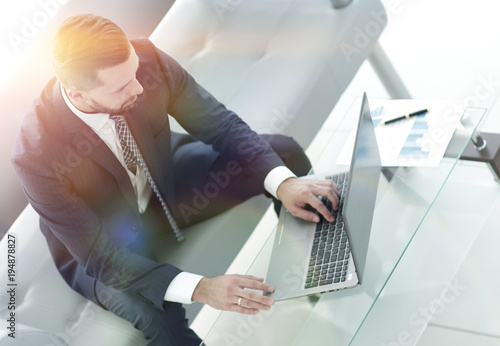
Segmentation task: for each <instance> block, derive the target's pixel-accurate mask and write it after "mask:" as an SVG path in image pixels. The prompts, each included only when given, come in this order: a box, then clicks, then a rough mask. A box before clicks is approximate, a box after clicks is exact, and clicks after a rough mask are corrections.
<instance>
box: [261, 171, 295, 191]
mask: <svg viewBox="0 0 500 346" xmlns="http://www.w3.org/2000/svg"><path fill="white" fill-rule="evenodd" d="M292 177H293V178H296V177H297V176H296V175H295V174H293V172H292V171H291V170H289V169H288V167H286V166H279V167H276V168H273V169H272V170H271V172H269V173H268V174H267V176H266V179H264V189H266V191H267V192H269V193H270V194H271V195H273V196H274V198H276V199H278V196H277V194H276V192H277V191H278V187H279V186H280V184H281V183H282V182H284V181H285V180H286V179H288V178H292Z"/></svg>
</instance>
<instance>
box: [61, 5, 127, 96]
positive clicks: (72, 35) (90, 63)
mask: <svg viewBox="0 0 500 346" xmlns="http://www.w3.org/2000/svg"><path fill="white" fill-rule="evenodd" d="M130 53H131V46H130V41H129V40H128V38H127V36H126V35H125V33H124V32H123V30H122V29H121V28H120V27H119V26H118V25H116V24H115V23H114V22H112V21H111V20H109V19H106V18H103V17H100V16H96V15H92V14H80V15H76V16H72V17H69V18H67V19H66V20H65V21H64V22H63V23H62V24H61V26H60V27H59V30H58V31H57V34H56V37H55V39H54V48H53V67H54V72H55V73H56V76H57V78H58V79H59V81H60V82H61V83H62V84H63V85H64V86H65V87H67V88H76V89H79V90H82V91H87V90H90V89H93V88H95V87H97V86H99V85H100V81H99V78H98V71H99V70H100V69H104V68H109V67H113V66H116V65H118V64H121V63H124V62H126V61H127V60H128V58H129V56H130Z"/></svg>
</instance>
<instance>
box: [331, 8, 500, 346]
mask: <svg viewBox="0 0 500 346" xmlns="http://www.w3.org/2000/svg"><path fill="white" fill-rule="evenodd" d="M383 3H384V4H385V7H386V10H387V12H388V14H389V24H388V26H387V27H386V29H385V30H384V32H383V34H382V37H381V40H380V42H381V44H382V46H383V47H384V49H385V51H386V53H387V54H388V56H389V57H390V59H391V60H392V62H393V65H394V66H395V68H396V69H397V70H398V72H399V74H400V76H401V78H402V80H403V81H404V83H405V85H406V87H407V88H408V90H409V92H410V94H411V96H412V97H413V98H431V99H454V100H457V102H456V105H457V106H456V107H457V108H463V107H465V106H480V107H485V108H487V109H488V112H487V114H486V118H485V120H483V122H482V124H481V125H480V128H481V130H482V131H485V132H495V133H500V117H499V116H498V115H497V112H498V111H499V110H500V104H499V103H498V102H497V101H498V96H499V95H500V41H499V40H498V33H499V32H500V20H499V19H498V13H499V11H498V10H500V4H498V3H497V2H496V1H491V0H476V1H466V0H439V1H435V0H385V1H384V0H383ZM361 29H362V28H361ZM363 91H366V92H367V93H368V95H369V96H370V97H388V96H389V95H388V94H387V92H386V91H385V89H384V88H383V86H382V85H381V83H380V81H379V80H378V78H377V77H376V75H375V73H374V71H373V69H372V68H371V66H370V65H369V64H368V63H365V64H364V65H363V67H362V68H361V69H360V71H359V73H358V75H357V76H356V78H355V79H354V81H353V83H352V84H351V86H350V87H349V89H348V90H346V92H345V94H344V95H343V97H342V99H341V100H340V101H339V103H338V105H337V107H348V106H349V105H350V104H351V103H352V101H353V100H354V98H355V97H358V96H359V95H361V93H362V92H363ZM478 183H487V184H493V185H492V188H496V187H497V185H495V184H497V183H496V182H493V180H491V181H488V182H478ZM499 191H500V189H499ZM498 200H499V201H500V192H499V199H498ZM464 203H468V201H467V200H465V199H464ZM499 212H500V203H496V204H495V205H493V209H492V212H491V214H490V217H489V219H488V220H486V224H485V226H484V228H483V230H482V231H481V235H480V237H479V238H478V239H477V241H476V242H475V243H474V245H473V247H472V249H471V251H470V252H469V254H468V257H467V259H466V260H465V261H464V263H463V265H462V267H461V269H460V270H459V272H458V274H457V280H458V282H460V283H461V284H462V285H464V286H465V287H467V289H465V290H464V292H462V294H461V295H460V296H459V297H458V298H457V299H456V301H454V302H453V303H452V304H450V305H449V306H447V308H446V310H445V311H444V312H442V313H441V314H440V315H439V316H436V318H435V319H434V320H433V321H432V323H431V324H430V325H429V326H428V327H427V329H426V330H425V331H424V333H423V335H422V337H421V339H420V341H419V343H418V345H420V346H427V345H500V299H499V298H498V294H497V292H498V291H499V289H500V280H499V279H497V278H496V277H497V276H498V275H497V273H498V266H497V263H500V254H499V252H498V251H496V247H495V245H494V244H498V243H499V241H500V233H499V232H498V224H499V222H500V216H498V215H500V213H499Z"/></svg>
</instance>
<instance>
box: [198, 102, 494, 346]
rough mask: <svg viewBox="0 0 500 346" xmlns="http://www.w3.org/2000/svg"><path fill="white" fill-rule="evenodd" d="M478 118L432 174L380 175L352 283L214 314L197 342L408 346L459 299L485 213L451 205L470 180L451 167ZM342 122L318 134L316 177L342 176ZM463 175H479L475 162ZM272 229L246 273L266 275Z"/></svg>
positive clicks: (345, 122) (345, 131) (477, 111)
mask: <svg viewBox="0 0 500 346" xmlns="http://www.w3.org/2000/svg"><path fill="white" fill-rule="evenodd" d="M388 102H390V101H388ZM353 107H354V108H355V109H359V107H358V106H357V105H354V106H353ZM356 107H357V108H356ZM484 113H485V109H482V108H467V109H466V110H465V112H464V114H463V115H462V121H461V123H460V124H459V126H458V128H457V130H456V131H455V134H454V136H453V139H452V141H451V142H450V144H449V146H448V150H447V152H446V154H445V157H444V158H443V159H442V160H441V163H440V164H439V166H437V167H392V168H388V169H387V168H386V169H383V172H382V173H381V178H380V183H379V187H378V193H377V203H376V207H375V214H374V218H373V225H372V231H371V238H370V245H369V250H368V255H367V260H366V267H365V272H364V276H363V282H362V284H361V285H359V286H357V287H355V288H351V289H347V290H342V291H333V292H328V293H323V294H321V295H319V296H309V297H303V298H297V299H291V300H286V301H278V302H276V303H275V305H274V306H273V308H272V309H271V310H270V311H267V312H261V313H260V314H258V315H255V316H247V315H240V314H237V313H234V312H222V313H220V314H219V316H218V318H217V319H216V321H215V323H214V324H213V326H211V329H210V331H209V332H208V334H207V335H206V337H205V339H204V342H205V344H206V345H208V346H210V345H218V346H219V345H252V346H255V345H273V346H274V345H286V346H289V345H297V346H298V345H391V346H393V345H413V344H415V342H416V341H417V340H418V338H419V336H420V334H421V333H422V332H423V330H424V329H425V327H426V325H427V323H428V321H429V320H431V319H432V316H433V315H434V314H436V313H439V311H440V310H442V309H444V308H445V307H446V304H449V303H450V302H451V301H453V299H454V297H456V295H457V294H458V293H457V292H459V291H460V289H461V287H460V284H459V283H457V282H454V281H453V277H454V275H455V273H456V272H457V270H458V268H459V267H460V265H461V263H462V261H463V259H464V258H465V256H466V254H467V251H468V249H469V248H470V246H471V244H473V242H474V240H475V238H476V237H477V235H478V232H479V230H480V225H481V223H482V222H484V220H485V215H486V214H487V213H488V208H483V207H481V206H479V205H478V207H477V208H470V206H467V207H466V206H465V205H464V203H463V201H462V200H460V194H461V193H460V192H461V189H463V184H462V180H461V179H462V177H463V176H464V175H466V176H467V175H469V176H470V172H468V171H467V169H465V172H462V171H463V169H460V170H456V169H455V167H456V166H457V162H458V159H459V157H460V155H461V153H462V151H463V149H464V148H465V146H466V145H467V144H468V142H469V139H470V137H471V135H472V134H473V132H474V131H475V129H476V127H477V125H478V124H479V122H480V121H481V119H482V117H483V115H484ZM347 114H350V115H349V116H348V115H347ZM351 115H352V112H348V113H346V116H345V117H344V119H342V120H341V121H340V123H339V125H338V126H336V128H335V129H334V130H332V131H330V132H329V133H327V135H323V136H320V135H318V138H317V139H318V140H319V141H321V138H328V140H326V141H323V143H321V144H320V146H321V147H322V150H320V151H319V152H318V151H317V152H316V153H315V155H314V158H313V162H314V164H313V167H314V170H315V172H317V173H318V172H332V171H333V172H335V171H345V170H346V168H348V167H346V166H344V167H342V166H336V165H335V162H336V158H337V157H338V156H339V154H340V151H341V148H342V147H343V144H344V143H345V142H346V141H347V139H348V137H349V134H350V132H351V129H353V128H354V127H355V125H356V124H355V122H356V118H357V117H356V116H351ZM310 156H311V155H310ZM465 168H467V167H465ZM471 169H473V170H474V169H480V170H481V171H484V170H486V168H485V166H483V165H481V164H477V163H476V164H475V166H474V167H472V168H471ZM456 171H457V172H458V171H460V172H458V173H456ZM488 173H489V172H488ZM273 227H275V225H269V232H268V234H267V238H266V240H265V241H264V243H263V246H262V247H261V248H260V249H254V250H255V252H254V253H253V254H249V255H248V256H253V258H252V264H251V266H250V269H249V270H248V272H247V273H248V274H251V275H255V276H258V277H265V276H266V270H267V267H268V263H269V259H270V252H271V249H272V244H273V242H274V237H275V232H276V230H275V229H273ZM243 255H244V254H243ZM301 272H303V269H302V268H290V271H289V273H288V274H290V275H294V274H295V275H298V274H300V273H301ZM290 275H287V277H290ZM277 288H278V287H277Z"/></svg>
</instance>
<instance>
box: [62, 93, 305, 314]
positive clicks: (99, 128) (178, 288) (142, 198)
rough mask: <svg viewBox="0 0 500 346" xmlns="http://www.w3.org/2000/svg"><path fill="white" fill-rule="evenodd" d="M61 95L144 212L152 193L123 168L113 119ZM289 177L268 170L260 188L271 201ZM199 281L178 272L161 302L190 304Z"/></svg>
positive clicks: (140, 176)
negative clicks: (121, 172)
mask: <svg viewBox="0 0 500 346" xmlns="http://www.w3.org/2000/svg"><path fill="white" fill-rule="evenodd" d="M61 94H62V96H63V99H64V101H65V102H66V104H67V105H68V107H69V109H71V111H72V112H73V113H74V114H75V115H76V116H77V117H79V118H80V119H81V120H82V121H83V122H84V123H85V124H87V125H88V126H89V127H90V128H91V129H92V130H93V131H94V132H95V133H96V134H97V135H98V136H99V137H100V138H101V139H102V140H103V142H104V143H106V145H107V146H108V147H109V149H110V150H111V152H112V153H113V154H114V155H115V156H116V157H117V159H118V161H120V163H121V164H122V166H123V167H124V168H125V170H126V171H127V173H128V175H129V178H130V181H131V182H132V186H133V187H134V191H135V195H136V197H137V204H138V206H139V212H140V213H144V211H145V210H146V207H147V205H148V203H149V200H150V198H151V195H152V192H153V191H152V189H151V187H150V186H149V184H148V181H147V178H146V174H145V173H144V171H143V169H142V168H141V167H140V166H137V172H136V174H134V173H132V172H131V171H130V170H128V169H127V166H126V164H125V160H124V158H123V150H122V147H121V145H120V139H119V137H118V134H117V132H116V128H115V122H114V120H112V119H110V118H109V114H103V113H100V114H98V113H84V112H82V111H80V110H79V109H77V108H76V107H75V106H74V105H73V104H72V103H71V101H70V100H69V98H68V96H67V95H66V92H65V90H64V88H63V87H62V85H61ZM291 177H295V174H293V173H292V171H290V170H289V169H288V168H287V167H285V166H280V167H276V168H274V169H273V170H271V171H270V172H269V173H268V175H267V176H266V178H265V179H264V188H265V189H266V191H267V192H269V193H270V194H271V195H273V196H274V197H275V198H278V197H277V195H276V191H277V190H278V187H279V185H280V184H281V183H282V182H283V181H285V180H286V179H288V178H291ZM202 278H203V276H201V275H197V274H192V273H188V272H181V273H180V274H178V275H177V276H176V277H175V278H174V279H173V280H172V282H171V283H170V285H169V286H168V288H167V291H166V293H165V298H164V300H166V301H171V302H178V303H183V304H191V303H192V300H191V297H192V296H193V292H194V290H195V288H196V286H197V285H198V283H199V282H200V280H201V279H202Z"/></svg>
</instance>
